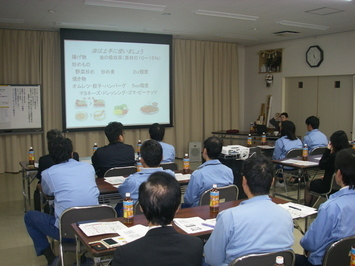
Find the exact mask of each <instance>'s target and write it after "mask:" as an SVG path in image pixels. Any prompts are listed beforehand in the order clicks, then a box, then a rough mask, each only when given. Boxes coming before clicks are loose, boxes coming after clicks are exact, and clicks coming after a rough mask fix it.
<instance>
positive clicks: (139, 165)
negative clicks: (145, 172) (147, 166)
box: [137, 162, 142, 172]
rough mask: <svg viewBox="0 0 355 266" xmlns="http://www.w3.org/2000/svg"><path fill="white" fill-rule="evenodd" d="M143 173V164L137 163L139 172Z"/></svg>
mask: <svg viewBox="0 0 355 266" xmlns="http://www.w3.org/2000/svg"><path fill="white" fill-rule="evenodd" d="M140 171H142V163H140V162H139V163H137V172H140Z"/></svg>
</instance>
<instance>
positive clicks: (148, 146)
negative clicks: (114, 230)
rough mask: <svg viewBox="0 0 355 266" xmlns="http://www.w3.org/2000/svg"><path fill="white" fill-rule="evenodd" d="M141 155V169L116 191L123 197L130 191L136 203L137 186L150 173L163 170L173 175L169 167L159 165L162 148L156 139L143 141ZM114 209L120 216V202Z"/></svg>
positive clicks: (145, 179)
mask: <svg viewBox="0 0 355 266" xmlns="http://www.w3.org/2000/svg"><path fill="white" fill-rule="evenodd" d="M141 156H142V157H141V163H142V166H143V168H142V170H141V171H140V172H137V173H134V174H131V175H130V176H128V177H127V178H126V180H125V181H124V182H123V184H122V185H120V186H119V187H118V192H119V193H120V194H121V196H122V197H124V196H125V194H126V193H127V192H129V193H131V198H132V200H133V203H136V201H137V200H138V189H139V186H140V185H141V184H142V183H143V182H145V181H147V179H148V177H149V176H150V175H151V174H152V173H155V172H157V171H164V172H166V173H168V174H170V175H171V176H173V177H175V173H174V172H173V171H171V170H169V169H166V170H163V168H162V167H160V166H159V165H160V162H161V160H162V158H163V149H162V147H161V145H160V144H159V142H158V141H156V140H153V139H150V140H146V141H144V142H143V144H142V147H141ZM116 211H117V214H118V216H122V203H118V204H117V206H116Z"/></svg>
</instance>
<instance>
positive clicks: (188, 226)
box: [174, 217, 214, 234]
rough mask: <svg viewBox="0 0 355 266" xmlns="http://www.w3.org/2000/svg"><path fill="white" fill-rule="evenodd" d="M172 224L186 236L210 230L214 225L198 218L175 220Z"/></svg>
mask: <svg viewBox="0 0 355 266" xmlns="http://www.w3.org/2000/svg"><path fill="white" fill-rule="evenodd" d="M174 223H175V224H176V225H177V226H179V227H180V228H181V229H182V230H184V231H185V232H186V233H188V234H195V233H199V232H204V231H209V230H212V229H213V227H214V225H212V224H211V223H210V222H206V221H205V220H203V219H202V218H200V217H191V218H175V219H174Z"/></svg>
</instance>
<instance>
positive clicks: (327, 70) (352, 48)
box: [240, 31, 355, 130]
mask: <svg viewBox="0 0 355 266" xmlns="http://www.w3.org/2000/svg"><path fill="white" fill-rule="evenodd" d="M280 39H282V37H280ZM354 44H355V31H353V32H346V33H341V34H334V35H327V36H321V37H317V38H305V39H298V40H295V41H280V42H275V43H269V44H263V45H255V46H248V47H244V50H245V64H244V66H245V68H244V71H245V75H244V80H245V83H244V84H241V86H240V94H241V95H242V94H244V106H243V107H241V108H242V109H241V110H240V111H241V114H242V116H243V119H244V120H241V123H240V128H241V129H244V130H247V128H248V125H249V123H250V121H255V120H256V119H257V118H258V115H259V111H260V105H261V103H265V102H266V97H267V95H269V94H271V95H272V96H273V104H272V110H271V114H273V113H275V112H279V111H287V110H283V105H282V103H283V101H282V97H283V94H282V88H283V79H284V78H285V77H297V76H327V75H352V74H354V73H355V45H354ZM311 45H319V46H320V47H321V48H322V49H323V51H324V61H323V63H322V64H321V66H320V67H318V68H311V67H309V66H308V64H307V63H306V55H305V54H306V51H307V49H308V48H309V46H311ZM276 48H282V49H283V58H282V72H281V73H273V75H274V82H273V84H272V85H271V86H270V87H269V88H267V87H266V85H265V81H264V79H265V75H266V74H265V73H263V74H259V73H258V71H259V62H258V59H259V58H258V54H257V53H258V52H259V51H260V50H267V49H276ZM240 49H242V48H240ZM240 75H243V74H242V72H240ZM243 114H244V115H243Z"/></svg>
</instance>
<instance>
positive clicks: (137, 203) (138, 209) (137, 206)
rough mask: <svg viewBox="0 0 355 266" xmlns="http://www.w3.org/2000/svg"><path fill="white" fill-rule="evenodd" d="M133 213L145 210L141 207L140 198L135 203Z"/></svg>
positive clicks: (140, 212)
mask: <svg viewBox="0 0 355 266" xmlns="http://www.w3.org/2000/svg"><path fill="white" fill-rule="evenodd" d="M133 213H134V215H137V214H143V212H142V211H141V208H140V205H139V201H138V200H137V202H136V203H135V204H134V207H133Z"/></svg>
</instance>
